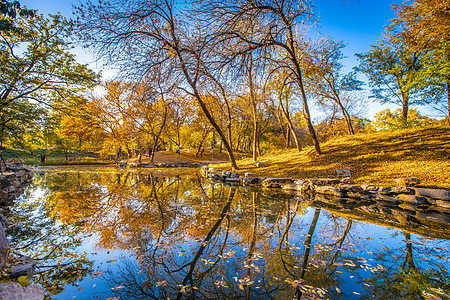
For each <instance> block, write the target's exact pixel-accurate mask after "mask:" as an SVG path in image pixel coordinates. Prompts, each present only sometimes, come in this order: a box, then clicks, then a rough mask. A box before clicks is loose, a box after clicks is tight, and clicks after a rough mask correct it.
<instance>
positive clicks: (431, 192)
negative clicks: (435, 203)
mask: <svg viewBox="0 0 450 300" xmlns="http://www.w3.org/2000/svg"><path fill="white" fill-rule="evenodd" d="M414 190H415V191H416V195H417V196H422V197H429V198H433V199H439V200H447V201H448V200H450V191H448V190H444V189H425V188H414Z"/></svg>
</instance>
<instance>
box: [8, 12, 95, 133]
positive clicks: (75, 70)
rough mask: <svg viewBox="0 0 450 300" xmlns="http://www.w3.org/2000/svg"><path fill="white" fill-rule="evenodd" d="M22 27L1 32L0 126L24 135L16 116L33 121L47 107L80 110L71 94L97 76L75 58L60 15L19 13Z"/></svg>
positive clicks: (66, 24) (68, 30) (90, 84)
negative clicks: (77, 108) (27, 14)
mask: <svg viewBox="0 0 450 300" xmlns="http://www.w3.org/2000/svg"><path fill="white" fill-rule="evenodd" d="M15 25H16V26H17V27H18V28H21V30H10V31H0V39H1V40H0V50H1V51H0V74H1V77H0V115H1V120H0V127H1V128H0V129H1V132H2V133H3V136H8V135H13V134H14V135H16V136H17V135H20V127H19V126H14V125H15V124H14V122H13V121H14V120H18V119H20V120H27V121H28V122H33V121H34V120H36V119H39V118H40V117H41V116H40V114H39V112H40V113H43V112H44V111H42V108H47V109H50V108H52V109H63V108H70V109H76V107H74V103H72V102H71V101H70V100H71V99H73V98H72V97H71V95H73V94H77V93H81V92H82V91H83V90H84V89H85V88H87V87H93V86H94V85H95V84H97V79H98V75H97V74H95V73H94V72H93V71H91V70H89V69H88V68H87V66H86V65H82V64H79V63H77V62H76V59H75V56H74V55H73V54H71V53H70V46H69V44H68V43H67V42H66V41H65V40H64V39H63V37H65V36H68V35H70V34H71V26H70V24H69V22H68V21H67V20H66V19H65V18H63V17H62V16H61V15H54V16H53V15H50V16H48V17H47V18H45V17H43V16H42V15H34V16H30V17H22V16H19V17H17V18H16V19H15Z"/></svg>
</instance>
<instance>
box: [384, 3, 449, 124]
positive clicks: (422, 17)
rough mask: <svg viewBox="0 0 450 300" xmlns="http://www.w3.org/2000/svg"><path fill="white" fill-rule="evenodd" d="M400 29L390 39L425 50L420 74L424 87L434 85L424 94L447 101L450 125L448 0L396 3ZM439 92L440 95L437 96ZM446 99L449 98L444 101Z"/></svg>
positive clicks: (397, 21)
mask: <svg viewBox="0 0 450 300" xmlns="http://www.w3.org/2000/svg"><path fill="white" fill-rule="evenodd" d="M393 7H394V10H395V13H396V15H397V18H395V19H394V20H393V26H398V30H397V31H396V32H394V34H392V35H391V36H390V39H391V40H394V41H395V42H398V43H401V44H403V45H404V46H405V47H408V48H410V49H413V50H414V51H420V52H422V53H424V57H423V65H424V68H423V71H422V72H421V74H420V75H421V76H418V77H417V81H418V82H417V84H418V85H420V87H421V88H423V87H427V86H433V88H432V89H431V90H429V91H432V92H433V93H432V94H431V95H430V94H427V95H425V96H428V97H431V98H434V100H435V101H437V102H441V103H442V102H446V106H447V107H446V109H447V122H448V125H450V3H449V1H446V0H415V1H406V2H404V3H402V4H401V5H395V4H394V6H393ZM436 95H437V97H436ZM444 99H447V101H442V100H444Z"/></svg>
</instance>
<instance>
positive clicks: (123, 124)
mask: <svg viewBox="0 0 450 300" xmlns="http://www.w3.org/2000/svg"><path fill="white" fill-rule="evenodd" d="M102 86H103V89H104V94H103V95H101V96H98V95H95V96H93V97H92V98H91V99H90V101H89V103H88V104H87V105H88V106H89V112H90V114H91V116H92V122H93V124H92V126H96V127H100V129H99V130H101V131H102V132H103V136H104V140H103V144H102V146H101V147H102V150H101V153H102V155H104V156H106V155H108V154H110V153H111V152H114V151H116V153H118V154H120V153H121V152H122V151H126V152H127V154H128V156H131V154H132V149H133V147H134V136H135V133H136V132H137V127H136V123H135V122H134V121H133V119H132V118H130V115H131V114H132V113H131V109H132V107H131V105H130V101H129V100H128V99H127V98H128V97H129V96H130V95H131V87H132V85H131V83H128V82H124V81H117V80H110V81H106V82H104V83H103V85H102Z"/></svg>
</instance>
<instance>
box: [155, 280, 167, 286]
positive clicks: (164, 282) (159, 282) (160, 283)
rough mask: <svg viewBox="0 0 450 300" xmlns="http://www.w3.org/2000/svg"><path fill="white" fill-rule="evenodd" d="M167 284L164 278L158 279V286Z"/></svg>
mask: <svg viewBox="0 0 450 300" xmlns="http://www.w3.org/2000/svg"><path fill="white" fill-rule="evenodd" d="M166 284H167V282H166V281H165V280H163V281H158V282H157V283H156V286H165V285H166Z"/></svg>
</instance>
